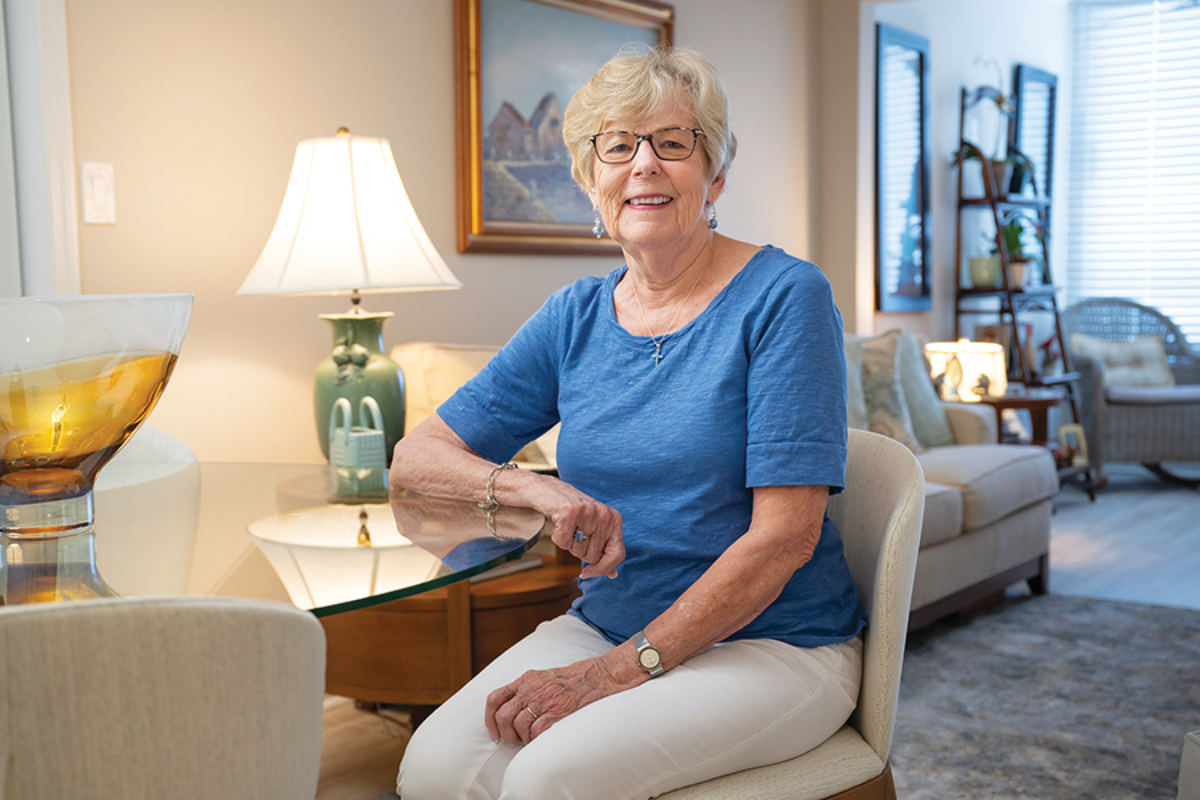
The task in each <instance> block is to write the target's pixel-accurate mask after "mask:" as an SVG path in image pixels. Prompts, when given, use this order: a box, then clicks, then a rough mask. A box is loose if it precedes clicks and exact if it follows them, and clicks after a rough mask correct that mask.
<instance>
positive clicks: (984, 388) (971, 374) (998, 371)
mask: <svg viewBox="0 0 1200 800" xmlns="http://www.w3.org/2000/svg"><path fill="white" fill-rule="evenodd" d="M925 356H926V358H928V359H929V374H930V376H931V377H933V378H934V379H935V380H936V379H937V378H939V377H940V378H941V379H942V399H943V400H958V401H961V402H964V403H978V402H979V400H980V398H982V397H983V396H984V395H992V396H996V395H1002V394H1004V393H1005V392H1007V391H1008V376H1007V374H1006V370H1005V365H1004V348H1003V347H1001V346H1000V345H998V344H996V343H994V342H971V341H968V340H966V339H959V340H958V341H957V342H930V343H929V344H927V345H925Z"/></svg>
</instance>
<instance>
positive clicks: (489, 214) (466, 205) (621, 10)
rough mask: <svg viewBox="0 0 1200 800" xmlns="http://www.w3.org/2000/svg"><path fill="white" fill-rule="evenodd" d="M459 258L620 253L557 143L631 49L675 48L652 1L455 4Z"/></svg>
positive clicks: (668, 15) (663, 12) (669, 26)
mask: <svg viewBox="0 0 1200 800" xmlns="http://www.w3.org/2000/svg"><path fill="white" fill-rule="evenodd" d="M454 16H455V22H454V30H455V45H454V50H455V54H454V55H455V113H456V123H457V145H458V148H457V149H458V157H457V166H458V250H459V252H468V251H472V252H474V251H484V252H510V253H511V252H517V253H568V254H581V253H604V254H613V253H617V252H619V251H618V248H617V245H616V243H615V242H613V241H612V240H611V239H609V238H608V237H607V236H605V237H603V238H599V239H598V238H597V237H596V236H595V235H594V234H593V233H592V225H593V212H592V205H591V202H590V201H589V200H588V198H587V196H586V195H585V194H584V193H583V192H582V191H581V190H580V189H579V187H578V186H577V185H576V183H575V181H574V180H573V179H572V178H571V157H570V154H569V153H568V151H567V148H566V145H564V144H563V141H562V116H563V110H564V109H565V108H566V105H567V103H568V102H569V101H570V99H571V97H572V96H573V95H574V93H575V92H576V90H578V89H579V88H580V87H581V86H583V84H584V83H586V82H587V80H588V79H589V78H590V77H591V76H592V74H593V73H594V72H595V71H596V70H597V69H599V68H600V67H601V66H603V65H604V64H605V62H607V61H608V60H609V59H610V58H612V57H613V56H614V55H616V54H617V52H618V51H619V50H620V49H621V48H622V47H624V46H625V45H627V44H640V45H646V46H651V47H653V46H655V45H658V44H671V43H672V40H673V35H674V25H675V11H674V8H673V6H670V5H667V4H666V3H660V2H656V1H655V0H455V3H454Z"/></svg>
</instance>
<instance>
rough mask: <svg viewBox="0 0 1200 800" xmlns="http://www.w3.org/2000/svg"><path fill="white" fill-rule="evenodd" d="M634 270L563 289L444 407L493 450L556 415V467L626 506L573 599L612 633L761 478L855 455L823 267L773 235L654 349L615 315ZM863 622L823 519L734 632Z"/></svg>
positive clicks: (661, 593)
mask: <svg viewBox="0 0 1200 800" xmlns="http://www.w3.org/2000/svg"><path fill="white" fill-rule="evenodd" d="M624 274H625V268H624V267H622V268H620V269H618V270H616V271H614V272H612V273H610V274H609V275H607V276H605V277H602V278H599V277H589V278H583V279H580V280H578V281H576V282H575V283H574V284H572V285H570V286H567V287H565V288H563V289H560V290H559V291H558V292H556V293H555V294H554V295H553V296H551V297H550V299H549V300H547V301H546V303H545V304H544V305H543V306H542V308H541V309H540V310H539V311H538V312H537V313H536V314H534V316H533V317H531V318H530V319H529V321H528V322H526V323H525V325H524V326H523V327H522V328H521V329H520V330H519V331H518V332H517V333H516V335H515V336H513V338H512V340H511V341H510V342H509V343H508V344H507V345H505V346H504V347H503V348H502V349H501V350H500V352H499V353H498V354H497V355H496V357H495V358H494V359H492V361H491V362H490V363H489V364H488V365H487V367H485V368H484V369H483V370H482V371H481V372H480V373H479V374H478V375H477V376H476V377H475V378H473V379H472V380H471V381H470V382H469V383H467V384H466V385H465V386H463V387H462V388H461V389H459V390H458V391H457V392H456V393H455V394H454V395H453V396H452V397H451V398H450V399H449V400H447V401H446V402H445V403H444V404H443V405H442V406H441V407H440V408H439V409H438V413H439V415H440V416H441V417H442V419H443V420H444V421H445V422H446V423H447V424H448V425H449V426H450V428H451V429H452V430H454V431H455V433H457V434H458V435H459V436H460V437H461V438H462V439H463V441H464V442H465V443H466V444H467V445H468V446H470V447H471V448H472V449H474V450H475V451H476V452H478V453H480V454H481V455H482V456H483V457H485V458H488V459H490V460H493V461H504V460H506V459H508V458H511V457H512V455H513V454H514V453H516V452H517V451H518V450H519V449H520V448H521V447H522V446H524V444H525V443H527V442H528V441H530V440H532V439H533V438H535V437H537V436H539V435H541V434H542V433H544V432H545V431H547V430H549V429H550V428H551V427H552V426H553V425H554V424H555V423H556V422H561V423H562V429H561V431H560V434H559V439H558V451H557V460H558V470H559V475H560V477H561V478H562V479H563V480H565V481H567V482H568V483H570V484H572V485H573V486H575V487H576V488H577V489H579V490H580V491H582V492H584V493H586V494H588V495H589V496H591V497H593V498H595V499H596V500H598V501H600V502H602V503H605V504H607V505H609V506H611V507H613V508H615V509H616V510H617V511H619V512H620V513H621V516H622V533H623V536H624V539H625V548H626V560H625V561H624V563H622V564H621V565H620V567H619V568H618V577H617V578H616V579H612V578H608V577H599V578H589V579H586V580H581V581H580V587H581V589H582V595H581V597H580V598H579V599H578V600H576V602H575V604H574V606H573V607H572V609H571V613H573V614H575V615H577V616H579V617H581V618H582V619H584V620H585V621H586V622H588V623H589V624H591V625H592V626H593V627H595V628H596V629H597V630H599V631H600V632H601V633H603V634H604V635H605V636H607V637H608V638H609V639H611V640H612V641H613V642H614V643H619V642H623V641H625V640H626V639H628V638H629V637H630V636H632V635H633V634H634V633H635V632H637V631H638V630H641V629H642V628H644V627H645V626H646V624H647V623H649V622H650V621H651V620H652V619H654V618H655V617H657V616H658V615H659V614H661V613H662V612H663V611H665V610H666V609H667V608H669V607H670V606H671V604H672V603H674V602H675V601H676V600H677V599H678V598H679V596H680V595H681V594H682V593H683V592H684V591H685V590H686V589H687V588H688V587H689V586H691V585H692V584H693V583H694V582H695V581H696V580H697V579H698V578H699V577H700V576H701V575H702V574H703V573H704V572H705V570H707V569H708V568H709V567H710V566H711V565H712V564H713V562H714V561H716V559H717V558H718V557H720V555H721V554H722V553H723V552H724V551H725V550H726V548H728V547H729V546H730V545H731V544H732V543H733V542H734V541H735V540H737V539H738V538H739V537H740V536H741V535H742V534H744V533H745V532H746V531H747V530H748V528H749V525H750V518H751V511H752V503H753V493H752V490H753V488H754V487H756V486H795V485H824V486H828V487H830V491H831V492H838V491H841V489H842V487H843V482H844V480H845V464H846V366H845V358H844V351H843V345H842V320H841V315H840V314H839V313H838V310H837V307H836V306H835V305H834V303H833V294H832V291H831V289H830V286H829V282H828V280H826V278H825V276H824V275H823V274H822V273H821V271H820V270H819V269H818V268H817V267H816V266H815V265H813V264H811V263H809V262H807V261H802V260H800V259H796V258H794V257H792V256H789V255H788V254H786V253H785V252H783V251H782V250H779V249H777V248H774V247H771V246H767V247H765V248H763V249H762V250H760V251H759V252H758V253H757V254H755V256H754V257H753V258H751V260H750V261H749V262H748V263H747V264H746V266H745V267H744V268H743V269H742V270H741V271H740V272H739V273H738V274H737V275H736V276H735V277H734V278H733V280H731V281H730V282H729V284H727V285H726V286H725V288H724V289H722V290H721V292H720V293H719V294H718V295H717V296H716V297H715V298H714V299H713V301H712V302H711V303H710V304H709V306H708V307H707V308H706V309H705V310H704V311H703V312H702V313H701V314H700V315H699V316H697V317H696V318H695V319H694V320H692V321H691V322H690V323H689V324H688V325H686V326H685V327H683V328H682V329H680V330H679V331H677V332H675V333H672V334H669V335H667V336H666V337H659V338H658V341H659V343H660V344H661V346H662V356H663V358H662V360H661V362H656V360H655V358H654V354H655V343H654V341H653V339H652V338H651V337H648V336H634V335H632V334H630V333H629V332H628V331H626V330H625V329H624V328H623V327H621V325H620V324H619V323H618V321H617V318H616V314H615V312H614V311H613V291H614V290H615V288H616V285H617V283H619V282H620V280H621V278H622V277H623V276H624ZM797 535H800V531H799V529H797ZM865 624H866V613H865V611H864V610H863V607H862V604H861V603H860V601H859V598H858V593H857V589H856V587H855V585H854V582H853V580H852V579H851V576H850V572H849V569H848V568H847V565H846V562H845V558H844V555H843V551H842V541H841V536H840V535H839V534H838V531H837V528H836V526H835V525H834V524H833V522H832V521H831V520H830V519H829V518H828V516H826V518H825V520H824V522H823V524H822V527H821V536H820V540H819V542H818V544H817V547H816V550H815V552H814V554H813V557H812V559H811V560H810V561H809V562H808V563H807V564H806V565H805V566H804V567H802V568H801V569H800V570H798V571H797V572H796V573H795V575H793V576H792V578H791V579H790V580H789V581H788V583H787V585H786V586H785V587H784V589H783V591H782V593H781V594H780V596H779V597H778V598H777V599H776V600H775V601H774V602H773V603H772V604H771V605H770V606H769V607H767V608H766V609H765V610H764V611H763V612H762V613H761V614H759V616H758V617H757V618H755V619H754V620H752V621H751V622H750V623H749V624H747V625H746V626H745V627H743V628H742V629H740V630H739V631H737V632H736V633H734V634H733V635H732V636H731V637H730V638H733V639H740V638H773V639H778V640H781V641H785V642H788V643H791V644H795V645H798V646H802V647H816V646H821V645H825V644H832V643H835V642H842V641H846V640H847V639H850V638H852V637H854V636H855V635H856V634H857V633H858V632H859V631H860V630H861V629H862V628H863V627H864V626H865Z"/></svg>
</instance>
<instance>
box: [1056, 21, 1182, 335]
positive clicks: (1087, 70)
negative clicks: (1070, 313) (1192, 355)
mask: <svg viewBox="0 0 1200 800" xmlns="http://www.w3.org/2000/svg"><path fill="white" fill-rule="evenodd" d="M1074 14H1075V17H1074V28H1075V63H1074V69H1073V77H1074V100H1073V103H1072V107H1071V113H1072V119H1071V130H1072V136H1071V154H1070V158H1071V167H1070V176H1071V177H1070V201H1069V202H1070V205H1071V209H1070V211H1071V213H1070V224H1069V226H1068V230H1067V278H1068V282H1067V283H1068V297H1067V301H1068V303H1071V302H1075V301H1077V300H1081V299H1083V298H1085V297H1097V296H1108V297H1125V298H1128V299H1131V300H1134V301H1136V302H1139V303H1143V304H1145V305H1149V306H1153V307H1154V308H1157V309H1159V310H1160V311H1162V312H1163V313H1164V314H1166V315H1167V316H1168V317H1170V318H1171V319H1173V320H1174V321H1175V322H1176V323H1177V324H1179V326H1180V327H1181V328H1183V330H1184V332H1185V333H1186V334H1187V335H1188V338H1189V339H1190V340H1191V342H1192V343H1193V344H1194V345H1195V344H1200V4H1197V3H1195V2H1193V0H1171V1H1165V0H1158V1H1157V2H1150V1H1149V0H1141V1H1140V2H1115V3H1114V2H1106V3H1077V4H1076V5H1075V6H1074Z"/></svg>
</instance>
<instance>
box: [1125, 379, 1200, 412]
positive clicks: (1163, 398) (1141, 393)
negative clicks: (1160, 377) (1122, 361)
mask: <svg viewBox="0 0 1200 800" xmlns="http://www.w3.org/2000/svg"><path fill="white" fill-rule="evenodd" d="M1104 396H1105V397H1107V398H1108V402H1110V403H1114V404H1116V405H1122V406H1164V405H1187V404H1191V403H1200V383H1189V384H1186V385H1182V386H1110V387H1108V388H1107V389H1106V390H1105V391H1104Z"/></svg>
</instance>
